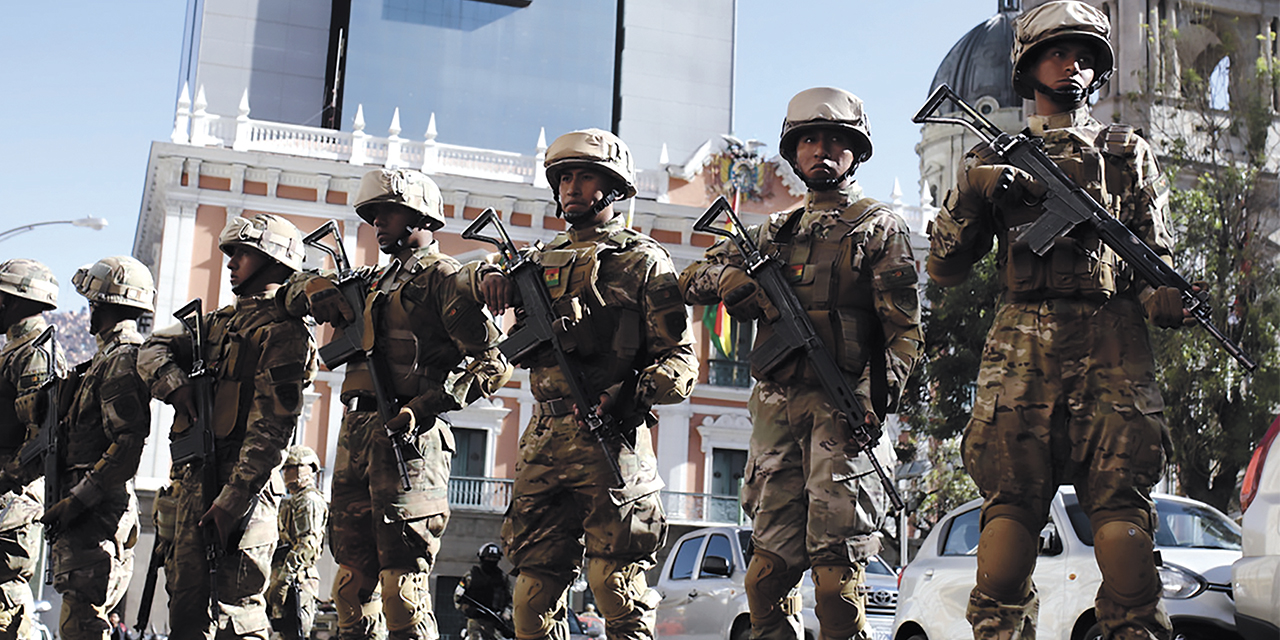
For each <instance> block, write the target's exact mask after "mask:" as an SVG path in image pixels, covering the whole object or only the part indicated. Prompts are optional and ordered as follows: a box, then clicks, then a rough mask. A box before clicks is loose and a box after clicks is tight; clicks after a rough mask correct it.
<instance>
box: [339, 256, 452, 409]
mask: <svg viewBox="0 0 1280 640" xmlns="http://www.w3.org/2000/svg"><path fill="white" fill-rule="evenodd" d="M450 265H452V266H454V267H455V268H456V266H457V265H456V263H453V260H452V258H449V257H448V256H446V255H444V254H441V253H426V254H420V255H415V256H414V260H413V261H412V262H410V263H409V264H407V265H405V266H404V267H403V268H397V267H398V266H399V265H398V263H396V262H393V263H392V264H391V265H390V266H388V267H387V268H386V269H384V270H382V271H381V272H378V273H376V274H375V277H374V278H373V279H372V281H371V282H370V291H369V294H368V295H367V296H366V298H365V304H364V325H365V334H364V335H365V340H366V342H368V340H370V339H374V340H376V349H375V350H374V353H375V354H377V357H379V358H381V359H382V362H383V366H384V367H385V369H386V371H387V373H388V374H389V375H390V377H391V380H390V381H389V383H390V384H391V387H392V388H391V390H390V391H391V393H392V394H393V395H394V396H395V397H398V398H401V399H408V398H415V397H417V396H419V395H422V394H423V393H425V392H426V391H427V390H428V389H431V388H437V389H438V388H439V387H440V385H441V384H443V383H444V380H445V378H446V377H448V375H449V372H450V371H451V370H452V369H453V368H454V367H455V366H457V364H458V363H459V362H462V359H463V354H462V352H461V351H459V350H458V348H457V346H456V345H455V344H454V343H453V341H452V340H450V339H449V337H448V336H449V332H448V330H447V329H446V328H445V326H444V324H443V322H442V321H441V320H440V314H439V313H428V314H423V313H414V311H415V310H416V308H417V307H421V306H422V305H426V304H429V303H430V301H429V300H428V299H427V296H428V295H433V294H434V292H429V291H426V290H425V289H424V288H422V287H417V286H414V285H413V284H412V282H411V281H412V280H413V279H414V278H415V277H416V276H418V275H419V274H421V273H424V272H426V271H428V270H430V269H435V268H447V267H448V266H450ZM411 306H412V307H414V309H411V308H410V307H411ZM447 311H448V310H446V313H447ZM424 325H426V327H425V329H424ZM415 328H416V329H417V331H416V332H415ZM424 334H425V335H431V336H435V338H436V339H434V340H429V341H422V340H420V339H419V335H424ZM372 393H373V379H372V378H371V377H370V376H369V365H368V364H367V363H366V362H364V361H363V360H361V361H358V362H351V363H349V364H348V365H347V375H346V377H345V378H344V380H343V382H342V394H343V397H344V398H347V397H349V396H350V395H353V394H372Z"/></svg>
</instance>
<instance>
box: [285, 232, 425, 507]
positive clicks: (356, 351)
mask: <svg viewBox="0 0 1280 640" xmlns="http://www.w3.org/2000/svg"><path fill="white" fill-rule="evenodd" d="M330 235H332V236H333V238H334V242H333V245H332V246H330V245H328V244H325V243H324V238H325V237H326V236H330ZM302 241H303V243H304V244H306V245H308V246H312V247H315V248H317V249H319V250H321V251H323V252H325V253H326V254H328V255H329V257H330V258H332V259H333V264H334V267H335V268H336V269H337V272H338V278H337V281H336V282H335V285H336V286H337V287H338V291H339V292H340V293H341V294H342V297H343V299H344V300H346V302H347V304H348V305H350V306H351V309H352V310H353V311H355V312H356V321H355V322H352V323H350V324H348V325H346V326H345V327H342V334H341V335H339V336H337V337H335V338H334V339H333V340H331V341H329V343H327V344H325V345H324V346H322V347H320V359H321V360H322V361H323V362H324V366H326V367H328V368H329V370H331V371H332V370H333V369H336V368H337V367H339V366H342V365H344V364H347V363H348V362H352V361H359V360H362V359H363V360H364V361H365V362H366V363H367V365H368V368H369V378H370V380H371V381H372V383H373V395H374V400H375V401H376V403H377V405H378V419H379V420H380V421H381V422H382V426H383V428H384V429H385V430H386V433H387V437H388V438H390V440H391V450H392V453H393V454H394V455H395V458H396V470H397V471H398V472H399V474H400V488H401V489H403V490H405V491H408V490H410V488H412V484H411V482H410V475H409V462H408V461H409V459H410V457H412V458H413V459H417V458H420V457H422V454H421V452H419V451H418V448H417V445H416V443H414V442H413V440H412V437H411V435H410V434H408V433H395V432H393V431H391V430H390V429H387V423H388V422H390V421H391V419H392V418H394V417H395V416H396V414H397V413H399V411H400V406H399V402H397V401H396V399H395V397H394V396H393V395H392V394H391V392H390V390H389V388H388V386H387V381H388V380H389V379H390V376H388V375H387V372H386V368H385V367H386V363H385V362H383V361H382V358H380V357H378V354H377V347H376V341H375V346H374V347H373V348H370V349H368V350H366V349H365V348H364V322H363V321H362V318H363V317H364V310H365V303H366V298H365V294H366V289H367V287H366V286H365V282H364V279H363V278H361V277H360V276H359V274H357V273H356V272H355V270H354V269H352V268H351V261H350V260H349V259H348V258H347V251H346V249H345V248H344V247H343V245H342V239H341V238H340V237H339V236H338V223H337V222H336V221H333V220H330V221H328V222H326V223H324V224H323V225H321V226H320V228H319V229H316V230H315V231H312V232H311V233H310V234H307V237H305V238H303V239H302ZM375 300H376V298H375ZM406 450H408V451H409V453H408V454H406V453H405V451H406Z"/></svg>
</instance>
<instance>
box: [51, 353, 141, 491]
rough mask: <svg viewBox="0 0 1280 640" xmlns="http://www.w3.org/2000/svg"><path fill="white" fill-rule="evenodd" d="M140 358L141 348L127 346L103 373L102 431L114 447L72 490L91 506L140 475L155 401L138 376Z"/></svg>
mask: <svg viewBox="0 0 1280 640" xmlns="http://www.w3.org/2000/svg"><path fill="white" fill-rule="evenodd" d="M137 356H138V348H137V347H134V346H125V347H124V348H120V349H117V350H115V351H113V352H112V353H111V355H110V356H109V357H110V361H108V362H106V363H104V365H103V366H102V367H101V369H100V370H101V371H102V374H103V375H102V380H101V386H99V388H98V402H99V404H100V408H101V411H102V429H103V432H104V433H106V436H107V438H108V439H110V440H111V445H110V446H108V447H107V450H106V451H105V452H104V453H103V454H102V458H100V459H99V460H98V462H97V463H96V464H95V465H94V466H93V469H92V470H90V471H89V473H87V474H86V475H85V476H84V478H82V479H81V480H80V482H78V483H77V484H76V485H75V486H73V487H71V495H73V496H75V497H76V498H78V499H79V500H80V501H81V502H82V503H84V504H85V505H87V506H93V505H95V504H97V503H98V501H99V500H100V499H101V497H102V492H103V491H104V490H105V489H108V488H111V487H121V486H124V484H125V483H126V482H127V481H128V480H129V479H130V478H132V477H134V476H135V475H137V473H138V463H139V462H140V461H141V460H142V448H143V447H144V446H145V445H146V444H147V436H148V435H149V434H150V432H151V404H150V400H151V397H150V393H149V392H148V391H147V385H146V384H145V383H143V381H142V378H141V377H139V376H138V372H137Z"/></svg>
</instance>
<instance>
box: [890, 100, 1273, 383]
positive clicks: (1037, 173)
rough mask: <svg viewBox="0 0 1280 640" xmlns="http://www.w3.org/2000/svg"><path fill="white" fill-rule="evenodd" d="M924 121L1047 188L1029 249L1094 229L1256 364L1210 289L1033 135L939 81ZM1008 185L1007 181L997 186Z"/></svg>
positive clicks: (921, 116) (920, 119)
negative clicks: (1004, 123)
mask: <svg viewBox="0 0 1280 640" xmlns="http://www.w3.org/2000/svg"><path fill="white" fill-rule="evenodd" d="M948 101H950V102H951V103H952V104H954V105H955V106H956V107H958V108H959V109H960V111H961V113H962V114H963V115H965V116H968V117H967V118H964V117H959V116H935V115H933V113H934V112H935V111H937V110H938V109H939V108H940V107H941V106H942V105H943V104H944V103H946V102H948ZM911 120H912V121H913V122H916V123H919V124H923V123H926V122H929V123H935V124H957V125H960V126H962V127H965V128H967V129H969V130H970V131H972V132H974V133H975V134H977V135H978V137H979V138H981V139H982V141H983V142H985V143H987V145H988V146H990V147H991V150H992V151H993V152H995V153H996V154H997V155H999V156H1000V159H1001V161H1002V162H1005V163H1007V164H1011V165H1013V166H1015V167H1017V168H1019V169H1022V170H1023V171H1026V172H1027V173H1029V174H1031V176H1032V177H1033V178H1035V180H1036V182H1038V183H1040V184H1041V185H1043V186H1044V188H1045V190H1046V191H1045V195H1044V199H1043V201H1042V202H1041V203H1040V204H1041V206H1043V207H1044V213H1042V214H1040V217H1039V218H1037V219H1036V221H1035V223H1033V224H1032V225H1031V226H1029V227H1028V228H1027V229H1026V230H1025V231H1023V232H1022V234H1021V235H1020V236H1018V238H1017V240H1018V241H1019V242H1024V241H1025V242H1027V243H1028V244H1029V245H1030V246H1031V250H1032V251H1035V252H1036V254H1037V255H1041V256H1043V255H1044V254H1045V253H1046V252H1048V251H1049V248H1050V247H1052V246H1053V241H1054V240H1055V239H1057V238H1059V237H1061V236H1064V235H1066V234H1068V233H1070V232H1071V230H1072V229H1074V228H1075V227H1076V226H1077V225H1081V224H1083V225H1087V226H1089V227H1092V228H1093V229H1094V230H1095V231H1096V232H1097V234H1098V237H1099V238H1100V239H1101V240H1102V242H1104V243H1106V245H1107V246H1108V247H1111V250H1112V251H1115V252H1116V254H1118V255H1119V256H1120V257H1121V258H1123V259H1124V261H1125V262H1126V263H1127V264H1128V265H1129V266H1130V267H1132V268H1133V270H1134V271H1136V272H1137V273H1138V275H1139V276H1141V277H1142V279H1143V280H1146V281H1147V283H1148V284H1150V285H1151V286H1153V287H1173V288H1175V289H1177V290H1178V291H1179V292H1180V293H1181V294H1182V306H1183V308H1185V309H1186V310H1187V311H1190V312H1191V316H1192V317H1193V318H1195V319H1196V322H1198V323H1199V324H1200V326H1202V327H1204V328H1205V330H1206V331H1208V332H1209V335H1212V336H1213V337H1214V339H1215V340H1217V341H1218V343H1219V344H1221V345H1222V348H1223V349H1224V350H1225V351H1226V352H1227V353H1228V354H1230V355H1231V357H1233V358H1235V359H1236V362H1239V363H1240V366H1242V367H1244V368H1245V369H1247V370H1249V371H1253V370H1254V369H1256V368H1257V367H1258V364H1257V363H1256V362H1254V361H1253V360H1252V359H1251V358H1250V357H1249V356H1248V355H1247V354H1245V352H1244V351H1243V350H1242V349H1241V348H1240V346H1239V345H1237V344H1236V343H1235V342H1233V341H1232V340H1231V338H1228V337H1227V336H1226V335H1225V334H1223V333H1222V331H1221V330H1219V329H1218V327H1216V326H1215V325H1214V324H1213V319H1212V318H1211V317H1210V312H1211V309H1210V308H1209V292H1207V291H1195V290H1194V289H1193V287H1192V285H1191V283H1190V282H1187V279H1186V278H1184V277H1182V275H1181V274H1179V273H1178V272H1177V271H1174V270H1173V267H1170V266H1169V265H1168V263H1166V262H1165V261H1164V260H1161V259H1160V256H1159V255H1157V254H1156V252H1155V251H1152V250H1151V247H1149V246H1147V244H1146V243H1145V242H1143V241H1142V239H1141V238H1139V237H1138V236H1136V235H1134V233H1133V232H1132V231H1130V230H1129V228H1128V227H1126V226H1124V223H1122V222H1120V221H1119V220H1117V219H1116V218H1115V217H1113V216H1112V215H1111V213H1110V212H1108V211H1107V209H1106V208H1105V207H1103V206H1102V205H1100V204H1098V202H1097V201H1096V200H1094V199H1093V198H1092V197H1091V196H1090V195H1089V194H1088V193H1087V192H1086V191H1085V190H1084V189H1082V188H1081V187H1080V186H1079V185H1077V184H1076V183H1075V182H1074V181H1073V180H1072V179H1071V177H1070V176H1068V175H1067V174H1066V173H1065V172H1063V171H1062V169H1060V168H1058V165H1056V164H1054V162H1053V159H1051V158H1050V157H1049V156H1048V154H1046V153H1045V152H1044V149H1042V148H1041V147H1040V145H1039V144H1038V141H1037V140H1036V139H1033V138H1031V137H1030V136H1028V135H1027V134H1025V133H1019V134H1017V135H1011V134H1008V133H1005V132H1003V131H1001V130H1000V129H999V128H998V127H996V126H995V125H994V124H992V123H991V121H990V120H987V119H986V118H985V117H983V116H982V114H981V113H979V112H978V111H977V110H975V109H974V108H973V107H972V106H970V105H969V104H968V103H966V102H965V101H964V99H963V98H961V97H960V96H959V95H957V94H956V92H955V91H952V90H951V87H948V86H947V85H945V84H944V85H941V86H939V87H938V88H937V89H935V90H934V92H933V95H931V96H929V100H928V102H925V104H924V106H923V107H921V108H920V111H919V113H916V115H915V117H913V118H912V119H911ZM1001 186H1004V187H1007V186H1008V185H999V186H997V188H1001Z"/></svg>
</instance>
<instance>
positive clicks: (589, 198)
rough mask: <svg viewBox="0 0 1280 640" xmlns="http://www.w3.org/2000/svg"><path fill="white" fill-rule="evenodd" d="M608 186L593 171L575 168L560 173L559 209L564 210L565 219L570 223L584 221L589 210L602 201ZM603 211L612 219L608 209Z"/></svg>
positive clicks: (602, 177)
mask: <svg viewBox="0 0 1280 640" xmlns="http://www.w3.org/2000/svg"><path fill="white" fill-rule="evenodd" d="M610 186H612V185H611V184H610V183H609V180H608V179H607V178H605V176H604V175H603V174H601V173H600V172H599V171H595V170H593V169H587V168H584V167H577V168H573V169H568V170H566V171H565V172H564V173H561V174H560V182H559V184H558V185H557V188H558V189H559V190H560V208H561V209H563V210H564V217H565V219H566V220H568V221H569V222H570V223H576V222H579V221H581V220H584V219H585V217H586V216H587V215H589V214H590V212H591V208H592V207H594V206H595V204H596V203H597V202H600V201H601V200H603V199H604V194H605V191H606V190H607V189H609V187H610ZM605 210H607V211H609V212H610V213H609V216H610V217H612V215H613V213H612V210H611V209H610V208H609V207H606V209H605ZM593 219H594V218H593ZM608 219H609V218H608V217H606V218H605V220H608Z"/></svg>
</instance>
